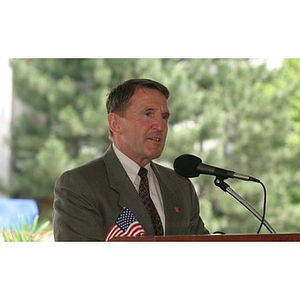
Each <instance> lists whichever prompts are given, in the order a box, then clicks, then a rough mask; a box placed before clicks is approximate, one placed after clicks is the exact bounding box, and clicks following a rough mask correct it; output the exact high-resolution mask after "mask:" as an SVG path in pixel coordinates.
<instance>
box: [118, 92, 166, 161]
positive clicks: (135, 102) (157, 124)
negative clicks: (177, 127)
mask: <svg viewBox="0 0 300 300" xmlns="http://www.w3.org/2000/svg"><path fill="white" fill-rule="evenodd" d="M113 115H114V117H113V118H115V121H116V123H115V126H114V128H115V130H113V131H114V143H115V145H116V146H117V147H118V148H119V149H120V150H121V151H122V152H123V153H124V154H126V155H127V156H128V157H129V158H131V159H132V160H133V161H135V162H136V163H137V164H138V165H140V166H145V165H146V164H147V163H149V162H150V161H151V160H152V159H154V158H158V157H159V156H160V155H161V153H162V151H163V149H164V146H165V141H166V136H167V132H168V119H169V110H168V106H167V99H166V97H165V96H164V95H163V94H162V93H161V92H159V91H158V90H155V89H149V88H137V89H136V91H135V93H134V95H133V96H132V97H131V99H130V104H129V107H128V108H127V110H126V112H125V114H124V116H119V115H116V114H113ZM116 124H117V125H116Z"/></svg>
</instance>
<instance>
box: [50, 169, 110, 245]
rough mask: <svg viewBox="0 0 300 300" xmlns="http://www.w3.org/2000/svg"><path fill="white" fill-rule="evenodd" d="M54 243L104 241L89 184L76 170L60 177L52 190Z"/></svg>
mask: <svg viewBox="0 0 300 300" xmlns="http://www.w3.org/2000/svg"><path fill="white" fill-rule="evenodd" d="M54 195H55V197H54V205H53V208H54V210H53V232H54V239H55V241H100V240H104V237H105V232H103V227H104V226H103V224H102V218H101V216H100V215H99V212H98V211H97V209H96V205H95V203H94V201H93V199H94V198H95V195H93V192H92V189H91V188H90V186H89V183H88V182H87V181H86V180H85V179H84V178H83V177H82V176H80V174H78V173H77V172H76V171H69V172H65V173H64V174H62V175H61V176H60V177H59V178H58V180H57V182H56V184H55V188H54Z"/></svg>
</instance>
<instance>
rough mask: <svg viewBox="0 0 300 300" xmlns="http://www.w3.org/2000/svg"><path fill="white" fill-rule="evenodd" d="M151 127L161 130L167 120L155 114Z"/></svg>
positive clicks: (163, 128) (165, 125)
mask: <svg viewBox="0 0 300 300" xmlns="http://www.w3.org/2000/svg"><path fill="white" fill-rule="evenodd" d="M153 127H154V128H155V129H157V130H159V131H163V130H165V129H166V127H167V121H166V120H165V119H164V118H163V117H162V116H157V117H156V118H155V120H154V123H153Z"/></svg>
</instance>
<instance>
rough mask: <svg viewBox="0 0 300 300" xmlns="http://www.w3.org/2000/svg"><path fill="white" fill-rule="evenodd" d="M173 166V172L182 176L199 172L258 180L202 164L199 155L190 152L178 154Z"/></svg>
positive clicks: (194, 174)
mask: <svg viewBox="0 0 300 300" xmlns="http://www.w3.org/2000/svg"><path fill="white" fill-rule="evenodd" d="M173 167H174V170H175V172H176V173H177V174H179V175H180V176H183V177H198V176H199V175H200V174H206V175H213V176H216V177H220V178H223V179H227V178H235V179H240V180H246V181H255V182H260V181H259V180H258V179H256V178H254V177H251V176H248V175H245V174H241V173H237V172H234V171H230V170H225V169H221V168H217V167H214V166H210V165H206V164H203V163H202V159H201V158H200V157H197V156H194V155H191V154H183V155H180V156H178V157H177V158H176V159H175V161H174V165H173Z"/></svg>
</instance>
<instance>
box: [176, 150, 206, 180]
mask: <svg viewBox="0 0 300 300" xmlns="http://www.w3.org/2000/svg"><path fill="white" fill-rule="evenodd" d="M201 163H202V159H201V158H199V157H197V156H194V155H191V154H182V155H180V156H178V157H177V158H176V159H175V161H174V164H173V167H174V170H175V172H176V173H177V174H179V175H180V176H183V177H187V178H188V177H198V176H199V175H200V173H199V172H198V170H197V166H198V165H199V164H201Z"/></svg>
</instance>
